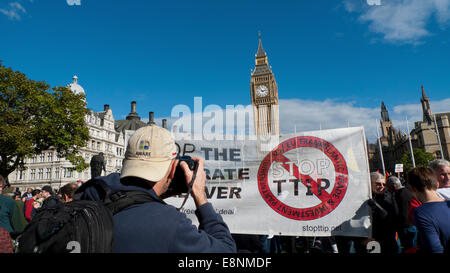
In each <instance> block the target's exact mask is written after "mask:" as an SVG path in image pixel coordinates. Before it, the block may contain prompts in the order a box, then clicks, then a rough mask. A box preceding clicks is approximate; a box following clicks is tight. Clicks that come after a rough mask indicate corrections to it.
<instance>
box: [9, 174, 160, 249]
mask: <svg viewBox="0 0 450 273" xmlns="http://www.w3.org/2000/svg"><path fill="white" fill-rule="evenodd" d="M88 187H94V188H95V189H96V190H97V192H98V193H99V197H100V199H101V201H92V200H81V199H80V198H81V197H82V196H83V194H84V191H85V190H86V189H87V188H88ZM74 199H75V200H74V201H72V202H69V203H62V202H59V203H57V204H55V205H53V206H49V207H46V208H44V209H41V210H39V211H38V213H37V214H36V215H35V216H34V217H33V219H32V220H31V222H30V223H29V224H28V225H27V226H26V228H25V230H24V231H23V233H22V234H21V235H20V236H19V237H18V239H17V240H18V243H19V244H18V245H19V246H18V247H19V252H21V253H107V252H113V249H114V242H113V231H114V218H113V215H114V214H116V213H117V212H119V211H121V210H123V209H125V208H127V207H129V206H132V205H135V204H142V203H147V202H152V201H160V200H155V199H156V198H155V199H154V198H153V197H152V196H151V195H150V194H148V193H145V192H142V191H119V192H116V193H113V194H112V193H111V189H110V188H109V186H108V185H107V184H106V183H105V182H104V181H103V180H100V179H91V180H89V181H88V182H86V183H85V184H83V185H82V186H81V187H80V188H79V189H78V190H77V192H76V193H75V197H74Z"/></svg>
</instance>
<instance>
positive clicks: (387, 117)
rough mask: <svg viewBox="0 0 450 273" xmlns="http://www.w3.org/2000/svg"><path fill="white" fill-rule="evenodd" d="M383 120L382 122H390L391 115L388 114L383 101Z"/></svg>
mask: <svg viewBox="0 0 450 273" xmlns="http://www.w3.org/2000/svg"><path fill="white" fill-rule="evenodd" d="M381 120H382V121H390V119H389V113H388V111H387V109H386V106H385V105H384V102H383V101H382V102H381Z"/></svg>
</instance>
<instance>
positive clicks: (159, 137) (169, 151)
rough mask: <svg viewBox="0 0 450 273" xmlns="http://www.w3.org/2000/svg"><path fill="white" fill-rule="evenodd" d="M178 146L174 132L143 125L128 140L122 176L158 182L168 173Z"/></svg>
mask: <svg viewBox="0 0 450 273" xmlns="http://www.w3.org/2000/svg"><path fill="white" fill-rule="evenodd" d="M176 156H177V148H176V146H175V141H174V138H173V136H172V133H171V132H169V131H168V130H167V129H164V128H162V127H159V126H156V125H149V126H145V127H141V128H139V129H138V130H136V132H134V134H133V135H132V136H131V137H130V139H129V140H128V146H127V151H126V153H125V160H124V162H123V166H122V171H121V174H120V178H124V177H127V176H136V177H139V178H142V179H145V180H148V181H153V182H157V181H159V180H161V179H162V178H163V177H164V176H165V175H166V173H167V171H168V169H169V166H170V163H171V162H172V159H174V158H175V157H176Z"/></svg>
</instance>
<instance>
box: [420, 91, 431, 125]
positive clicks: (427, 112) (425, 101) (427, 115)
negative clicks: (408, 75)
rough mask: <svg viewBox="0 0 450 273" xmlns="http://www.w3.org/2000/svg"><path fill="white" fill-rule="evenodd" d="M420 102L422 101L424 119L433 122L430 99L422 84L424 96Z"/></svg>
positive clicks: (429, 122)
mask: <svg viewBox="0 0 450 273" xmlns="http://www.w3.org/2000/svg"><path fill="white" fill-rule="evenodd" d="M420 102H421V103H422V111H423V121H424V122H428V124H431V123H432V122H433V121H432V116H433V114H432V113H431V107H430V99H429V98H428V96H427V94H425V89H424V88H423V85H422V98H421V99H420Z"/></svg>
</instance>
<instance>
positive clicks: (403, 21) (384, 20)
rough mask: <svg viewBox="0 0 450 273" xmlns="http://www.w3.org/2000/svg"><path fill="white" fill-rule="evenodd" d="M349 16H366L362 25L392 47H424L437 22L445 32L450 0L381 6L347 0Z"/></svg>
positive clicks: (401, 0) (392, 0)
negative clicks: (432, 21) (355, 13)
mask: <svg viewBox="0 0 450 273" xmlns="http://www.w3.org/2000/svg"><path fill="white" fill-rule="evenodd" d="M344 8H345V9H346V10H347V11H348V12H359V13H362V14H361V15H360V16H359V21H360V22H362V23H368V24H369V29H370V30H371V31H372V32H375V33H379V34H381V35H382V36H383V38H384V40H385V41H388V42H391V43H408V44H420V43H422V42H423V38H425V37H427V36H430V35H432V33H430V31H429V30H428V29H427V25H428V23H429V22H430V20H432V19H433V18H435V19H436V20H437V22H438V23H439V24H440V26H441V28H445V27H446V26H447V24H448V22H449V20H450V0H389V1H388V0H382V1H381V5H368V4H361V1H358V0H345V2H344Z"/></svg>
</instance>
